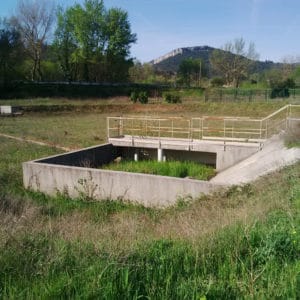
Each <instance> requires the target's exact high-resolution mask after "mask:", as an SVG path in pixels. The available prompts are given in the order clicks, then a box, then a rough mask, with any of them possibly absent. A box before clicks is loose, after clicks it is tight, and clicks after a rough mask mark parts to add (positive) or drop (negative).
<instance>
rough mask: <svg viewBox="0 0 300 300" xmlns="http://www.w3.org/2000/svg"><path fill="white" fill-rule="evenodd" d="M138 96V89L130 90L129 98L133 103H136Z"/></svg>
mask: <svg viewBox="0 0 300 300" xmlns="http://www.w3.org/2000/svg"><path fill="white" fill-rule="evenodd" d="M138 98H139V93H138V91H132V92H131V94H130V100H131V101H132V102H133V103H136V102H137V100H138Z"/></svg>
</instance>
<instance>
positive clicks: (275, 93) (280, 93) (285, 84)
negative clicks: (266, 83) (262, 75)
mask: <svg viewBox="0 0 300 300" xmlns="http://www.w3.org/2000/svg"><path fill="white" fill-rule="evenodd" d="M295 86H296V84H295V81H294V80H293V79H291V78H287V79H286V80H284V81H275V82H272V83H271V87H272V90H271V98H277V97H281V98H288V97H289V96H290V91H289V89H291V88H295Z"/></svg>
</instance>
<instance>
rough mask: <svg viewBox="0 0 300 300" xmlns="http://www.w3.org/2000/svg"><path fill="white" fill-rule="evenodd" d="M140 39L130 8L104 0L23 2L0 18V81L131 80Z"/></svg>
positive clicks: (33, 0) (37, 0)
mask: <svg viewBox="0 0 300 300" xmlns="http://www.w3.org/2000/svg"><path fill="white" fill-rule="evenodd" d="M136 40H137V38H136V35H135V34H134V33H132V30H131V25H130V22H129V19H128V14H127V12H126V11H124V10H122V9H120V8H109V9H107V8H106V7H105V5H104V2H103V1H102V0H85V1H84V3H83V5H79V4H75V5H73V6H70V7H67V8H65V9H63V8H62V7H54V5H53V3H52V2H51V1H47V0H20V1H19V2H18V5H17V9H16V14H15V15H13V16H10V17H9V18H3V19H1V20H0V80H1V82H2V83H4V84H6V83H8V82H10V81H11V80H30V81H58V80H63V81H88V82H122V81H127V80H128V76H129V75H128V70H129V68H130V67H131V66H132V65H133V60H132V58H130V47H131V45H132V44H133V43H135V42H136Z"/></svg>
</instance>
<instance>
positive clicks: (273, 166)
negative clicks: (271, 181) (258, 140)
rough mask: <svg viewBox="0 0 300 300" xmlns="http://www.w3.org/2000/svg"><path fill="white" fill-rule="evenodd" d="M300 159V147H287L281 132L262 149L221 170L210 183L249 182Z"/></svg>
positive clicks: (236, 183) (230, 183)
mask: <svg viewBox="0 0 300 300" xmlns="http://www.w3.org/2000/svg"><path fill="white" fill-rule="evenodd" d="M298 160H300V148H291V149H288V148H286V147H285V145H284V138H283V135H282V134H279V135H276V136H273V137H272V138H271V139H269V140H268V141H266V143H265V145H264V147H263V149H262V150H261V151H259V152H257V153H255V154H253V155H252V156H250V157H248V158H247V159H245V160H243V161H242V162H240V163H238V164H236V165H234V166H232V167H230V168H228V169H226V170H225V171H223V172H220V173H219V174H218V175H217V176H216V177H214V178H213V179H212V180H211V181H210V183H215V184H220V185H238V184H244V183H249V182H251V181H253V180H255V179H257V178H258V177H260V176H263V175H266V174H268V173H271V172H274V171H276V170H278V169H280V168H283V167H285V166H287V165H291V164H293V163H295V162H297V161H298Z"/></svg>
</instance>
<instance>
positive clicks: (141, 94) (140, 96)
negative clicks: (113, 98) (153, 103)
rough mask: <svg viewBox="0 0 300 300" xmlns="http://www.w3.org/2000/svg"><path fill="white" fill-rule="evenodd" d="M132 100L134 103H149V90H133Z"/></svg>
mask: <svg viewBox="0 0 300 300" xmlns="http://www.w3.org/2000/svg"><path fill="white" fill-rule="evenodd" d="M130 100H131V101H132V102H133V103H136V102H140V103H142V104H147V103H148V92H147V91H138V90H135V91H132V92H131V94H130Z"/></svg>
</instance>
